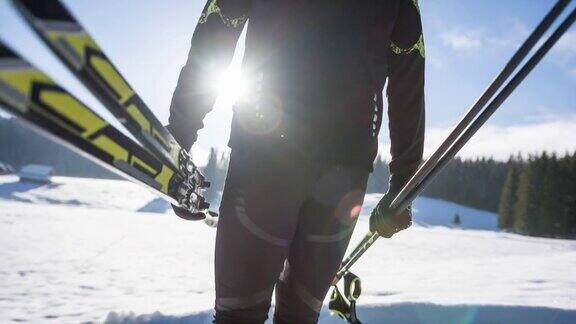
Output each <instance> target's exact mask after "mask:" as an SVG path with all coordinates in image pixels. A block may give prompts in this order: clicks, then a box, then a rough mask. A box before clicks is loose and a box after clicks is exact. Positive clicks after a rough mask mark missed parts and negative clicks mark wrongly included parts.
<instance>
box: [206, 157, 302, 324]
mask: <svg viewBox="0 0 576 324" xmlns="http://www.w3.org/2000/svg"><path fill="white" fill-rule="evenodd" d="M308 172H309V170H308V168H307V167H306V166H305V165H303V161H301V160H298V158H297V157H296V156H295V155H290V154H286V152H285V153H282V154H274V153H270V152H267V153H263V152H247V151H234V152H232V156H231V159H230V167H229V171H228V176H227V179H226V186H225V189H224V193H223V197H222V203H221V207H220V220H219V224H218V230H217V235H216V256H215V280H216V303H215V304H216V305H215V310H216V316H215V323H220V324H221V323H234V324H242V323H263V322H264V321H265V320H266V318H267V316H268V309H269V307H270V299H271V296H272V291H273V288H274V284H275V283H276V281H277V279H278V276H279V274H280V272H281V271H282V266H283V264H284V260H285V258H286V256H287V253H288V248H289V246H290V243H291V241H292V237H293V236H294V232H295V230H296V226H297V218H298V211H299V209H300V206H301V205H302V203H303V201H304V198H305V196H306V194H307V192H306V191H309V189H307V188H309V187H310V184H306V183H307V181H306V179H308V178H309V176H308V174H307V173H308Z"/></svg>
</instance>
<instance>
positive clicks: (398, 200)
mask: <svg viewBox="0 0 576 324" xmlns="http://www.w3.org/2000/svg"><path fill="white" fill-rule="evenodd" d="M575 19H576V9H574V10H572V12H571V13H570V14H569V16H568V17H567V18H566V19H565V20H564V21H563V22H562V23H561V24H560V26H559V27H558V28H557V29H556V30H555V31H554V32H553V34H552V35H551V36H550V37H549V38H548V39H547V40H546V41H545V43H544V44H543V45H542V46H541V47H540V48H539V49H538V50H537V51H536V53H535V54H534V55H533V56H532V57H531V58H530V59H529V60H528V62H527V63H526V64H524V66H522V68H521V69H520V71H519V72H518V73H516V74H515V75H514V77H513V78H512V79H511V80H510V81H509V82H508V83H507V84H506V86H505V87H504V88H503V89H502V90H501V91H500V92H499V93H498V95H497V96H496V98H494V99H493V100H492V101H491V102H490V104H489V105H488V106H487V107H486V108H485V109H484V111H482V113H481V114H480V115H479V116H478V118H477V119H476V120H474V122H473V123H472V124H471V125H470V126H469V127H468V128H467V129H466V131H465V132H464V133H463V134H462V135H461V136H460V137H458V139H457V140H456V142H454V143H453V145H452V146H450V148H449V149H448V151H447V152H446V153H445V154H443V155H442V157H441V158H440V159H439V160H438V162H437V163H436V164H435V165H434V166H432V167H431V170H430V171H429V172H428V173H427V174H426V175H425V176H423V177H422V178H421V180H420V181H416V180H417V179H416V175H415V176H413V177H412V179H410V181H409V182H408V183H407V184H406V185H405V186H404V188H403V190H402V191H401V192H400V193H399V194H398V195H396V197H395V198H394V200H393V201H392V203H391V204H390V207H391V208H392V209H393V212H394V213H397V212H399V211H401V210H403V209H405V208H406V207H407V206H408V205H409V204H410V203H411V202H412V201H413V200H414V199H415V198H416V197H417V196H418V194H420V193H421V192H422V190H423V189H424V188H425V187H426V186H427V185H428V184H429V183H430V182H431V181H432V180H433V179H434V177H435V176H436V175H437V174H438V173H439V172H440V171H441V170H442V169H443V168H444V167H445V166H446V164H447V163H448V162H449V161H450V160H452V158H454V156H455V155H456V154H457V153H458V152H459V151H460V149H462V147H463V146H464V145H465V144H466V143H467V142H468V141H469V140H470V138H472V136H474V134H476V132H477V131H478V130H479V129H480V128H481V127H482V126H483V125H484V123H485V122H486V121H487V120H488V119H489V118H490V117H491V116H492V114H493V113H494V112H495V111H496V110H497V109H498V108H499V107H500V106H501V105H502V103H503V102H504V101H505V100H506V99H507V98H508V97H509V96H510V94H511V93H512V92H513V91H514V90H515V89H516V87H517V86H518V85H519V84H520V83H521V82H522V81H523V80H524V79H525V78H526V76H527V75H528V74H529V73H530V72H531V71H532V70H533V69H534V67H535V66H536V65H537V64H538V63H539V62H540V61H541V60H542V58H543V57H544V56H545V55H546V54H547V53H548V51H549V50H550V49H551V48H552V47H553V46H554V44H556V42H557V41H558V39H560V37H561V36H562V35H563V34H564V33H565V32H566V31H567V30H568V28H569V27H570V26H571V25H572V24H573V23H574V20H575ZM421 170H422V168H420V169H419V170H418V171H417V173H420V172H421ZM404 191H405V192H406V193H405V195H404V196H402V195H401V193H402V192H404ZM377 238H378V234H377V233H372V232H368V234H367V235H366V236H365V237H364V239H363V240H362V241H361V242H360V243H359V244H358V246H357V248H355V249H354V251H353V253H352V254H351V255H350V256H349V257H348V258H346V260H345V262H343V263H342V266H341V268H340V270H339V271H338V273H337V274H336V278H335V282H338V281H339V279H340V278H342V276H343V275H344V274H346V273H347V272H348V270H349V269H350V267H351V266H352V265H353V264H354V263H356V261H357V260H358V259H359V258H360V257H361V256H362V255H363V254H364V253H365V252H366V250H367V249H368V248H369V247H370V246H371V245H372V244H374V242H375V241H376V239H377Z"/></svg>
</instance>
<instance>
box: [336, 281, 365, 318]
mask: <svg viewBox="0 0 576 324" xmlns="http://www.w3.org/2000/svg"><path fill="white" fill-rule="evenodd" d="M361 292H362V287H361V284H360V278H359V277H358V276H356V275H355V274H353V273H351V272H348V273H347V274H346V275H344V294H342V293H341V292H340V290H339V289H338V287H337V286H336V285H334V286H332V293H331V294H330V303H329V304H328V308H329V309H330V312H331V313H332V314H335V315H337V316H338V317H340V318H341V319H342V320H344V321H346V322H348V323H353V324H362V323H361V322H360V320H358V316H357V315H356V300H358V298H359V297H360V293H361Z"/></svg>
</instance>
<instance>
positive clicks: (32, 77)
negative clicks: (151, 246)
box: [0, 41, 213, 224]
mask: <svg viewBox="0 0 576 324" xmlns="http://www.w3.org/2000/svg"><path fill="white" fill-rule="evenodd" d="M0 108H3V109H5V110H6V111H7V112H9V113H11V114H13V115H15V116H17V117H19V118H21V119H22V120H24V121H25V124H27V125H28V126H29V127H31V128H32V129H33V130H35V131H37V132H39V133H40V134H41V135H44V136H46V137H49V138H51V139H52V140H55V141H56V142H58V143H61V144H63V145H65V146H67V147H69V148H71V149H73V150H74V151H76V152H78V153H80V154H81V155H83V156H84V157H86V158H88V159H90V160H92V161H94V162H96V163H98V164H100V165H102V166H104V167H106V168H107V169H109V170H111V171H113V172H115V173H116V174H119V175H120V176H122V177H124V178H127V179H129V180H131V181H133V182H135V183H137V184H141V185H144V186H146V187H148V188H150V189H152V190H153V191H154V192H155V193H156V194H158V195H159V196H161V197H162V198H164V199H166V200H167V201H168V202H170V203H172V204H175V205H179V206H182V207H184V208H187V209H189V210H191V211H194V212H202V213H204V214H205V215H206V216H207V220H206V222H207V223H209V224H210V222H213V219H212V220H209V219H208V218H210V217H211V216H212V215H213V214H210V213H209V212H208V207H209V205H208V204H207V203H206V202H205V201H204V198H202V196H201V192H202V190H203V189H205V188H207V187H208V186H209V183H208V182H206V181H205V179H204V177H203V176H202V174H200V172H199V171H198V170H197V169H195V168H194V167H193V166H191V165H188V166H187V167H185V168H184V169H185V170H187V171H186V172H182V171H181V170H178V169H175V168H174V167H173V166H171V165H169V164H167V163H164V162H162V161H161V160H159V159H158V158H157V157H156V156H154V155H153V154H151V153H150V152H149V151H148V150H146V149H144V148H143V147H142V146H140V145H139V144H138V143H136V142H134V141H133V140H132V139H130V138H129V137H127V136H126V135H124V134H122V133H121V132H120V131H119V130H118V129H116V128H115V127H114V126H113V125H111V124H110V123H108V122H107V121H106V120H104V119H103V118H102V117H100V116H99V115H98V114H97V113H96V112H94V111H93V110H92V109H90V108H89V107H87V106H86V105H85V104H84V103H82V102H81V101H80V100H79V99H77V98H75V97H74V96H73V95H71V94H70V93H68V92H67V91H66V90H65V89H64V88H62V87H60V86H59V85H58V84H57V83H56V82H55V81H53V80H52V79H51V78H50V77H49V76H48V75H46V74H44V73H43V72H42V71H40V70H38V69H37V68H35V67H34V66H33V65H32V64H30V63H29V62H28V61H26V60H25V59H23V58H22V57H20V56H19V55H18V54H16V52H14V51H13V50H11V49H10V48H9V47H8V46H6V45H5V44H3V43H2V42H1V41H0ZM182 163H186V161H182Z"/></svg>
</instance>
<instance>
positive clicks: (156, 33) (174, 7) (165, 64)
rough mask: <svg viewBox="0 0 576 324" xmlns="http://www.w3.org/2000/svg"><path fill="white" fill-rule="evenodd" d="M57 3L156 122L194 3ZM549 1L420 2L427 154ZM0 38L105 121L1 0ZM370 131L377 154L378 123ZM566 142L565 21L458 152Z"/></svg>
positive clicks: (574, 66) (221, 128)
mask: <svg viewBox="0 0 576 324" xmlns="http://www.w3.org/2000/svg"><path fill="white" fill-rule="evenodd" d="M64 2H65V3H66V4H67V5H68V7H69V8H70V9H71V10H72V11H73V13H74V14H75V15H76V16H77V18H78V19H79V20H80V21H81V22H82V23H83V24H84V25H85V27H86V28H87V29H88V30H89V31H90V33H91V34H92V36H93V37H94V38H95V39H96V40H97V41H98V42H99V43H100V45H101V47H102V48H104V49H105V51H106V52H107V54H108V55H109V56H110V58H111V59H112V60H113V62H114V63H115V64H116V65H117V66H118V68H119V69H120V70H121V71H122V72H123V73H124V74H125V77H126V78H127V79H128V80H129V82H130V83H131V84H132V86H133V87H134V88H135V89H136V90H137V92H139V93H140V95H141V96H142V97H143V98H144V100H145V101H146V102H147V103H148V105H149V106H150V107H151V108H152V110H153V111H154V112H155V113H156V115H157V116H158V117H159V118H160V119H161V120H162V121H163V122H165V121H166V120H167V118H168V108H169V104H170V98H171V94H172V91H173V89H174V87H175V85H176V81H177V78H178V73H179V70H180V68H181V66H182V65H183V64H184V62H185V60H186V55H187V51H188V49H189V47H190V38H191V36H192V32H193V30H194V27H195V25H196V22H197V20H198V17H199V15H200V13H201V10H202V7H203V5H204V1H203V0H163V1H142V0H115V1H96V0H74V1H71V0H68V1H64ZM554 2H555V1H549V0H524V1H497V0H483V1H472V0H467V1H463V0H424V1H422V0H421V1H420V6H421V12H422V18H423V24H424V36H425V43H426V59H427V67H426V69H427V70H426V74H427V77H426V92H427V99H426V104H427V146H426V151H427V152H430V150H432V149H433V148H434V147H435V145H437V144H438V143H439V141H440V140H441V139H442V137H443V136H445V134H446V133H447V132H448V131H449V128H450V127H451V126H453V125H454V124H455V123H456V122H457V121H458V120H459V118H460V117H461V115H462V114H463V113H464V112H465V111H467V109H468V107H469V106H470V105H471V104H472V103H473V102H474V100H475V99H476V98H477V97H478V96H479V95H480V94H481V92H482V91H483V90H484V89H485V88H486V86H487V85H488V83H489V82H490V81H491V80H492V78H493V77H494V76H495V75H496V74H497V73H498V71H499V70H500V69H501V68H502V67H503V65H504V64H505V63H506V61H507V60H508V59H509V58H510V57H511V55H512V54H513V52H514V50H515V49H517V48H518V47H519V46H520V44H521V42H522V41H523V40H524V39H525V38H526V37H527V36H528V34H529V33H530V31H531V30H532V28H534V26H536V24H537V23H538V22H539V21H540V20H541V19H542V17H543V16H544V15H545V13H546V12H547V11H548V10H549V8H550V7H551V6H552V5H553V4H554ZM570 8H574V4H572V5H571V6H570ZM0 38H1V39H2V40H3V41H5V42H7V43H8V44H10V45H11V46H12V47H13V48H14V49H16V50H17V51H19V52H20V53H22V54H23V55H24V56H25V57H27V58H28V59H29V60H30V61H32V62H33V63H35V64H37V65H38V66H41V67H42V69H43V70H44V71H46V72H48V73H49V74H50V75H51V76H53V77H54V79H56V80H57V81H59V82H60V83H61V84H63V85H65V87H66V88H68V89H69V90H71V91H72V92H74V93H75V94H77V95H78V96H79V97H80V98H82V99H83V100H84V101H85V102H86V103H88V104H89V105H91V106H92V107H95V109H97V110H98V111H99V112H101V113H102V114H103V115H104V116H105V117H108V118H110V117H111V116H110V114H108V113H107V112H106V111H105V109H103V108H102V106H101V105H100V104H99V103H98V102H97V101H96V100H95V99H94V98H93V97H92V96H91V95H90V94H89V93H88V92H87V91H86V90H85V89H84V88H83V87H82V86H80V85H79V84H78V82H76V81H75V80H74V78H73V77H72V76H71V74H70V73H69V72H68V71H66V69H64V68H63V67H62V66H61V65H60V64H59V63H58V62H57V61H56V60H55V59H54V57H53V56H52V55H51V54H50V53H49V51H48V50H47V49H45V48H44V46H43V45H42V44H41V43H40V42H39V40H38V39H36V37H35V36H34V35H33V34H32V33H31V31H30V30H29V29H28V28H27V27H26V26H25V25H24V24H23V22H22V21H21V20H20V18H19V17H18V16H17V14H16V13H15V12H14V10H13V9H12V8H11V7H10V5H9V1H8V0H0ZM241 50H242V48H241V47H240V51H239V52H241ZM237 54H239V53H237ZM237 57H239V55H237ZM229 106H230V104H229V103H228V102H227V101H226V100H220V101H219V103H218V104H217V106H216V108H215V110H214V112H213V113H212V114H210V115H209V116H208V117H207V119H206V125H207V127H206V129H205V130H203V131H201V132H200V139H199V143H198V145H197V147H196V149H197V151H198V155H199V156H202V155H203V154H204V152H205V151H206V150H207V148H208V147H210V146H217V147H220V148H223V147H225V145H226V142H227V138H228V128H229V127H228V125H229V122H230V115H231V113H230V107H229ZM380 137H381V143H382V146H381V151H382V153H383V154H384V155H385V154H386V151H387V149H388V146H387V142H388V140H387V132H386V128H385V127H384V128H383V131H382V133H381V136H380ZM575 143H576V28H575V27H572V28H571V30H570V31H569V32H568V33H567V34H566V35H565V37H564V38H563V39H562V40H561V41H560V42H559V44H558V45H557V47H556V48H555V49H554V50H553V51H552V52H551V53H550V54H549V55H548V56H547V57H546V58H545V59H544V61H543V62H542V64H540V65H539V66H538V67H537V69H536V70H535V71H534V72H533V73H532V74H531V75H530V76H529V77H528V79H527V80H526V81H525V82H524V83H523V84H522V85H521V86H520V87H519V88H518V89H517V91H516V92H515V93H514V94H513V95H512V96H511V97H510V98H509V100H508V101H507V102H506V103H505V104H504V105H503V107H502V108H501V109H500V111H498V112H497V113H496V114H495V116H494V118H493V119H492V120H491V121H490V122H489V124H488V127H486V128H485V129H484V130H483V131H482V132H480V133H479V134H478V136H477V137H476V138H475V139H474V140H472V141H471V142H470V144H469V145H468V146H467V147H466V148H465V149H464V150H463V153H462V155H463V156H466V157H472V156H487V155H488V156H494V157H497V158H501V159H503V158H505V157H506V156H507V155H508V154H510V153H515V152H518V151H522V152H526V153H528V152H536V151H539V150H543V149H548V150H555V151H559V152H563V151H565V150H575V149H576V144H575Z"/></svg>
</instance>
